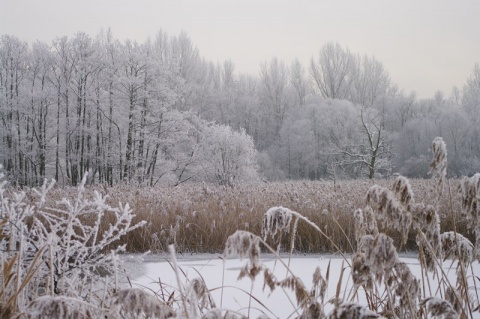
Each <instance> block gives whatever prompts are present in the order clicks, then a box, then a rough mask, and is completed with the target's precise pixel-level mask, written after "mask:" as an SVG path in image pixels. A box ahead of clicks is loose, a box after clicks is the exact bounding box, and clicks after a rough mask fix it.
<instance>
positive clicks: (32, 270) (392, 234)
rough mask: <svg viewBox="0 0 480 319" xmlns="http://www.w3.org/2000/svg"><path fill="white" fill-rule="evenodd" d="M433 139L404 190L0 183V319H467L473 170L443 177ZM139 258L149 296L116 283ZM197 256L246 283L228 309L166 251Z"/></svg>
mask: <svg viewBox="0 0 480 319" xmlns="http://www.w3.org/2000/svg"><path fill="white" fill-rule="evenodd" d="M435 143H437V144H434V146H435V147H434V151H435V156H434V161H433V162H432V165H431V171H432V173H433V175H434V176H435V178H434V180H432V181H418V184H415V183H413V184H412V182H411V181H409V180H408V179H406V178H405V177H403V176H397V177H396V178H395V179H394V180H391V181H382V183H378V184H373V183H371V182H366V181H360V182H355V183H354V182H346V183H339V184H338V185H335V189H333V184H329V183H328V182H323V183H321V182H317V183H313V182H297V183H285V184H276V183H265V184H261V185H260V184H257V185H243V186H237V187H234V188H214V187H212V186H209V185H205V184H203V185H202V186H201V191H199V188H198V185H193V186H189V187H186V186H185V187H181V188H165V189H161V188H160V189H141V188H138V187H137V188H131V187H127V186H122V187H115V188H112V189H107V188H95V187H93V188H85V185H84V182H85V180H86V179H85V178H84V180H83V182H82V184H81V185H80V186H79V187H77V188H75V189H73V188H71V189H65V190H58V189H57V190H55V189H53V186H54V184H53V183H47V182H46V183H45V184H44V185H43V187H42V188H40V189H31V190H27V191H16V190H13V189H7V188H5V186H6V185H5V183H4V182H0V203H1V206H0V209H1V220H0V231H1V232H0V248H1V251H2V261H1V264H0V267H1V272H0V274H1V277H0V279H1V285H0V317H2V318H8V317H26V318H45V317H49V318H105V317H107V318H169V317H177V318H243V317H245V316H247V317H252V316H254V313H255V309H256V308H258V307H257V306H256V304H258V305H261V307H262V309H264V310H261V311H260V313H261V314H260V316H261V317H262V318H265V317H272V316H273V317H276V316H278V317H282V318H284V317H285V318H290V317H299V318H324V317H326V318H332V319H333V318H345V319H349V318H377V317H379V316H385V317H392V318H395V317H398V318H428V317H430V316H433V317H436V316H437V317H439V318H474V317H478V311H479V301H480V299H479V295H478V289H477V286H478V285H479V284H480V283H479V278H478V275H477V274H476V273H477V272H478V260H479V259H480V174H476V175H475V176H473V177H471V178H467V177H465V178H463V179H461V180H459V181H449V180H447V179H446V176H445V174H446V172H445V169H444V168H445V167H446V165H445V161H446V154H442V152H444V150H445V147H443V146H444V145H443V144H442V143H443V141H442V140H441V139H438V140H437V139H436V140H435ZM328 185H330V189H328V187H327V186H328ZM414 186H415V187H414ZM155 192H157V193H155ZM119 200H120V201H121V202H123V203H125V201H126V202H131V203H132V206H133V209H134V210H136V211H137V214H138V215H137V216H136V215H135V214H134V211H132V209H130V206H129V205H128V204H122V203H118V201H119ZM287 207H288V208H287ZM441 220H443V221H444V225H442V224H441V222H440V221H441ZM445 225H448V226H449V227H445ZM452 229H453V231H452ZM405 248H408V249H411V250H415V254H416V256H417V258H416V260H417V261H416V262H415V263H416V264H417V266H416V268H415V269H416V270H412V268H411V267H410V266H409V265H408V264H407V263H406V261H405V260H403V259H401V258H399V253H398V252H399V251H400V250H403V249H405ZM147 249H151V250H158V251H166V250H168V252H169V266H170V267H171V271H170V272H169V273H158V277H159V279H158V281H157V284H158V289H157V291H151V290H149V289H146V288H143V289H142V288H138V287H132V286H131V281H128V282H125V281H122V279H124V278H125V275H124V274H121V270H122V269H123V267H122V266H121V260H120V258H119V254H121V253H123V252H125V251H132V252H133V251H141V252H143V251H146V250H147ZM200 251H212V252H216V253H221V252H223V253H222V254H221V255H220V259H221V261H225V262H226V263H227V259H228V258H231V257H238V256H239V257H240V258H242V259H243V261H242V263H241V264H240V265H238V268H236V271H238V279H241V280H244V281H245V280H246V281H249V282H250V284H251V285H250V289H244V290H243V291H241V293H242V294H243V296H244V297H245V296H246V297H247V299H246V300H243V301H242V300H237V301H238V302H239V303H240V305H239V306H232V307H233V309H232V308H230V306H229V305H228V304H227V302H226V298H227V297H228V295H229V294H230V295H232V294H234V296H236V294H237V293H238V291H237V292H232V293H229V292H228V291H229V290H230V289H231V287H230V286H229V285H227V284H226V282H225V281H224V280H225V270H223V271H222V273H220V272H219V271H218V272H217V279H218V277H219V276H220V275H221V277H222V282H221V284H218V283H217V284H215V287H209V286H208V285H207V283H206V282H205V280H204V278H203V276H202V273H201V272H200V271H198V272H196V271H195V272H196V274H197V275H198V276H196V275H195V274H194V275H195V276H194V277H193V276H187V274H185V273H184V272H183V271H184V270H183V268H182V265H181V264H180V263H179V262H178V259H177V254H178V253H180V254H185V253H194V252H200ZM265 252H268V253H269V254H272V255H273V256H275V257H274V258H273V261H274V265H273V266H272V265H271V264H269V263H265V262H264V261H263V259H262V256H263V254H264V253H265ZM279 252H283V253H284V254H287V257H286V258H280V257H279V255H278V253H279ZM299 252H329V253H332V254H335V255H336V261H335V262H333V263H330V264H327V266H324V267H322V268H318V267H317V268H315V269H313V270H311V269H310V270H309V271H308V273H304V269H300V270H299V269H297V268H295V267H294V264H295V261H292V259H291V258H290V257H291V256H292V255H293V254H295V253H299ZM447 258H448V259H447ZM445 260H447V263H445ZM339 262H341V265H340V266H339V264H338V263H339ZM408 262H409V263H411V261H408ZM448 264H450V266H447V265H448ZM236 267H237V266H236ZM277 267H278V268H277ZM332 267H333V268H332ZM323 268H325V269H323ZM278 269H283V270H280V272H278V271H279V270H278ZM300 272H301V275H300V274H299V273H300ZM155 276H157V273H156V274H155ZM162 276H166V278H165V277H164V279H161V277H162ZM306 276H307V277H308V276H309V277H310V278H312V281H311V282H312V283H311V285H307V284H305V279H304V278H306ZM126 277H127V279H129V278H128V277H129V276H128V274H126ZM185 278H187V280H185ZM302 278H303V279H302ZM155 280H156V279H155ZM165 282H168V287H167V288H165V286H164V283H165ZM258 285H261V286H263V287H264V288H265V289H266V290H267V291H270V292H272V294H273V293H274V292H275V294H276V293H277V291H284V295H285V301H284V302H286V303H287V302H288V304H289V305H290V306H291V308H290V310H285V311H286V313H285V311H284V310H278V311H279V312H274V311H273V310H272V309H270V308H269V307H270V306H264V302H262V300H260V299H256V297H255V295H254V294H253V293H254V290H253V288H254V287H255V286H258ZM332 286H333V287H334V290H333V291H334V292H332V291H331V290H329V289H331V288H332ZM328 287H330V288H328ZM233 289H236V288H233ZM219 291H220V293H219V294H218V292H219ZM214 295H216V297H214ZM224 297H225V302H226V303H225V305H226V306H225V307H224V304H223V299H224ZM218 298H219V299H220V300H218ZM262 298H268V296H267V297H262ZM265 303H266V302H265Z"/></svg>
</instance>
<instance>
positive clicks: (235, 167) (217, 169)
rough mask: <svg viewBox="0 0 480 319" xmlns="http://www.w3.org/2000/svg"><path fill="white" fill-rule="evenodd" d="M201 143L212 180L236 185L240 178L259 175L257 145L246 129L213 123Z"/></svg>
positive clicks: (206, 171)
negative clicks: (236, 128)
mask: <svg viewBox="0 0 480 319" xmlns="http://www.w3.org/2000/svg"><path fill="white" fill-rule="evenodd" d="M200 146H201V148H200V150H201V161H202V162H203V163H204V164H203V165H204V168H205V175H206V177H207V178H208V179H209V180H211V181H215V182H217V183H218V184H220V185H228V186H233V185H234V183H235V182H237V181H242V180H243V181H249V180H254V179H256V178H257V172H256V150H255V146H254V144H253V140H252V138H251V137H250V136H248V135H247V134H246V133H245V131H243V130H242V131H240V132H235V131H233V130H232V129H231V128H230V127H228V126H223V125H211V126H209V127H207V128H206V130H205V131H204V132H203V136H202V142H201V144H200Z"/></svg>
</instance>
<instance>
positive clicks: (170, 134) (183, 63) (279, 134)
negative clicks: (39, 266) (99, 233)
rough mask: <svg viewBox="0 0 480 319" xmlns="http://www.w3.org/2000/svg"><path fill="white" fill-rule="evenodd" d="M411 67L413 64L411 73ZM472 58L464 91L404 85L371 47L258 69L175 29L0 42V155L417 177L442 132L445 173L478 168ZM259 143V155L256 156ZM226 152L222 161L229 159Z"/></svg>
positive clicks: (29, 179) (53, 169)
mask: <svg viewBox="0 0 480 319" xmlns="http://www.w3.org/2000/svg"><path fill="white" fill-rule="evenodd" d="M412 72H414V70H412ZM479 78H480V67H479V66H478V65H476V66H475V67H474V70H473V72H472V75H471V77H470V78H469V79H467V82H466V84H465V86H464V88H463V90H460V89H458V88H453V89H452V92H451V94H450V95H449V96H446V95H445V94H444V93H442V92H437V94H435V96H434V97H432V98H431V99H418V98H417V97H416V95H415V93H414V92H412V93H405V92H403V91H402V90H401V89H399V88H398V87H397V86H396V85H395V84H394V82H393V81H392V80H391V78H390V76H389V74H388V72H387V70H386V69H385V68H384V66H383V64H382V63H381V62H380V61H378V60H377V59H375V58H374V57H369V56H361V55H358V54H354V53H351V52H350V51H349V50H348V49H347V48H344V47H341V46H340V45H339V44H333V43H327V44H325V45H324V46H323V47H322V48H321V49H320V51H319V52H318V53H317V54H314V55H313V57H312V59H311V61H310V64H309V65H308V66H304V65H302V64H301V63H300V62H299V61H298V60H295V61H293V62H292V63H291V64H286V63H285V62H283V61H280V60H279V59H277V58H275V57H273V58H272V59H270V60H269V61H265V62H264V63H263V64H262V65H260V68H259V73H258V75H246V74H239V73H237V72H235V65H234V64H233V62H231V61H225V62H224V63H213V62H209V61H206V60H205V59H203V58H202V57H201V56H200V52H199V50H198V49H197V48H196V47H195V45H194V44H193V42H192V41H191V40H190V38H189V37H188V36H187V35H186V34H185V33H182V34H180V35H178V36H173V37H171V36H168V35H166V34H165V33H163V32H159V33H158V34H157V35H156V36H155V37H154V38H153V39H150V40H149V41H147V42H145V43H141V44H140V43H136V42H132V41H129V40H126V41H123V42H122V41H119V40H117V39H115V38H114V37H113V35H112V33H111V32H110V31H108V32H101V33H100V34H99V35H98V36H96V37H95V38H91V37H90V36H89V35H87V34H84V33H78V34H76V35H75V36H74V37H72V38H67V37H61V38H57V39H55V40H53V41H52V43H51V44H46V43H40V42H36V43H33V44H27V43H25V42H22V41H21V40H19V39H17V38H15V37H12V36H8V35H3V36H2V37H1V40H0V142H1V144H0V156H1V161H2V164H3V166H4V169H5V171H6V173H7V176H8V178H9V180H10V181H12V182H13V183H14V184H17V185H37V184H40V183H41V182H42V181H43V178H45V177H47V178H50V177H53V178H55V179H56V180H57V181H58V182H59V183H60V184H61V185H76V184H78V182H79V181H80V179H81V177H82V176H83V174H84V172H86V171H89V172H91V174H90V176H91V178H92V181H94V182H106V183H108V184H110V185H112V184H115V183H117V182H120V181H136V182H139V183H142V184H150V185H153V184H156V183H158V182H166V183H169V184H174V185H175V184H179V183H182V182H185V181H192V180H207V181H213V182H217V183H220V184H231V183H232V182H234V181H237V180H242V179H243V180H251V179H252V178H256V176H257V173H256V170H257V167H258V169H259V172H260V173H261V175H263V177H265V178H266V179H270V180H279V179H320V178H360V177H369V178H373V177H384V176H390V175H391V174H392V173H395V172H400V173H401V174H403V175H406V176H409V177H424V172H426V171H428V170H427V168H428V161H427V158H428V157H429V155H428V152H429V147H430V142H431V140H433V138H434V137H435V136H443V137H444V139H445V141H446V142H447V145H448V148H449V153H450V154H452V155H451V158H450V161H449V174H450V175H451V176H460V175H471V174H472V173H474V172H476V171H478V170H480V149H479V147H480V146H479V145H480V143H479V142H478V141H479V139H480V130H479V128H478V127H479V126H478V121H479V114H480V113H479V109H480V104H479V101H480V80H479ZM257 152H258V156H257ZM227 157H228V158H227Z"/></svg>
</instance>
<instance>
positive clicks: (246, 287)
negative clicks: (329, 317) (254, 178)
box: [132, 255, 480, 318]
mask: <svg viewBox="0 0 480 319" xmlns="http://www.w3.org/2000/svg"><path fill="white" fill-rule="evenodd" d="M167 258H168V257H165V259H164V260H165V261H162V262H146V263H144V264H143V267H144V271H143V272H144V274H143V275H141V276H138V277H136V278H135V279H134V280H133V281H132V284H133V285H134V287H147V288H148V289H151V290H152V291H153V292H155V293H158V294H159V295H160V296H164V298H165V300H166V299H167V298H168V294H170V293H171V292H172V291H174V290H177V289H178V284H177V279H176V276H175V274H174V271H173V266H172V263H171V262H169V261H168V260H167ZM177 258H178V267H179V268H180V273H181V276H180V281H181V284H182V286H183V289H185V287H186V286H188V281H189V280H192V279H194V278H197V277H200V276H201V277H202V278H203V279H204V281H205V283H206V285H207V287H208V288H209V289H210V293H211V295H212V297H213V299H214V301H215V304H216V306H217V307H218V308H223V309H228V310H232V311H236V312H239V313H241V314H243V315H245V316H248V317H249V318H257V317H258V316H260V315H261V314H265V315H267V316H268V317H270V318H296V317H298V316H299V315H300V313H298V312H297V311H299V310H298V309H297V307H296V306H295V305H296V301H295V294H294V292H292V291H291V290H288V289H282V288H280V287H277V288H276V289H275V290H274V291H273V292H271V291H270V289H269V288H268V287H266V288H265V289H263V286H264V279H263V273H260V274H259V275H258V276H257V278H256V279H255V281H254V282H253V284H252V281H251V280H250V279H249V278H248V277H245V278H242V279H240V280H237V277H238V275H239V272H240V268H241V267H243V266H244V265H245V264H246V263H247V260H245V259H244V260H240V259H227V260H225V263H224V262H223V260H222V257H221V256H220V255H219V256H215V255H200V256H196V257H192V256H187V257H182V256H178V257H177ZM260 260H261V262H262V263H263V265H264V266H266V267H268V268H269V269H270V270H272V271H274V274H275V276H276V277H277V279H278V280H281V279H283V278H285V277H286V275H287V271H286V268H285V267H284V266H283V265H282V264H281V263H280V262H279V261H278V260H275V259H274V258H273V257H272V256H271V255H270V256H268V255H267V256H261V257H260ZM282 260H283V261H284V262H285V263H286V264H288V257H282ZM400 260H401V261H403V262H405V263H406V264H408V265H409V267H410V269H411V271H412V273H413V274H414V275H415V276H416V278H417V279H421V278H422V277H421V268H420V265H419V261H418V259H416V258H415V257H414V256H412V255H404V256H401V257H400ZM349 262H350V260H349ZM329 264H330V275H329V281H328V288H327V295H326V297H325V313H326V314H328V313H329V312H330V311H331V310H332V309H333V305H332V304H331V303H328V302H327V301H328V300H330V299H331V298H333V297H335V292H336V289H337V283H338V281H339V279H340V274H341V271H342V267H343V268H344V273H343V278H342V284H341V291H340V298H341V299H343V300H345V301H350V298H351V295H350V294H351V293H352V286H353V285H352V278H351V276H350V266H349V265H348V264H347V262H346V261H345V260H344V259H343V258H341V257H337V256H322V255H306V256H298V255H297V256H294V257H293V258H292V259H291V260H290V269H292V271H293V273H294V274H295V275H296V276H298V277H300V278H301V280H302V281H303V283H304V285H305V286H306V288H307V290H308V291H310V288H311V287H312V276H313V273H314V271H315V269H316V267H320V268H321V271H322V275H323V276H324V277H325V275H326V271H327V268H328V266H329ZM455 265H456V263H454V264H453V265H452V262H451V261H450V260H446V261H445V262H444V263H443V269H444V272H445V273H446V274H447V277H448V279H449V281H450V282H451V284H452V285H453V286H455V281H456V271H455ZM472 269H473V273H474V276H480V265H479V263H478V262H477V261H475V262H474V263H473V265H472V268H469V269H468V271H467V276H468V282H469V289H470V293H471V295H472V296H475V298H477V295H476V293H477V292H478V293H480V292H479V291H478V288H480V287H477V292H476V291H475V289H476V288H475V287H476V286H480V283H479V282H478V280H477V282H476V283H474V279H473V277H474V276H472ZM428 277H429V278H430V289H429V288H428V283H427V282H426V281H425V282H424V283H422V282H421V283H420V286H421V287H422V288H421V289H422V290H423V285H424V284H425V289H426V291H431V293H430V292H429V293H428V295H429V296H430V295H431V296H438V291H437V289H436V288H437V285H438V280H437V279H434V278H433V275H432V274H431V273H429V274H428ZM475 284H476V286H475ZM161 286H162V287H163V288H164V289H163V292H162V289H160V287H161ZM222 286H223V288H222ZM381 291H383V290H381ZM250 292H251V293H250ZM250 294H251V295H252V296H253V297H254V298H250ZM438 297H439V296H438ZM175 298H179V294H178V292H177V291H176V292H175ZM477 300H478V298H477ZM354 301H355V302H358V303H360V304H363V305H366V302H365V295H364V293H363V290H361V291H360V292H359V294H358V298H356V299H355V300H354ZM249 305H250V306H249ZM474 318H480V313H479V312H475V313H474Z"/></svg>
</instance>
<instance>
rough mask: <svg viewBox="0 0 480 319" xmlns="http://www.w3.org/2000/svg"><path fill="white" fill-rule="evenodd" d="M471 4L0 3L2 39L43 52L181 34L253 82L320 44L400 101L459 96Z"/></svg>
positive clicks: (474, 30)
mask: <svg viewBox="0 0 480 319" xmlns="http://www.w3.org/2000/svg"><path fill="white" fill-rule="evenodd" d="M479 17H480V1H479V0H451V1H445V0H398V1H397V0H369V1H367V0H365V1H361V0H348V1H347V0H328V1H327V0H323V1H322V0H290V1H286V0H235V1H233V0H218V1H217V0H215V1H211V0H203V1H202V0H168V1H167V0H77V1H72V0H0V34H9V35H15V36H17V37H18V38H20V39H21V40H24V41H27V42H29V43H32V42H33V41H35V40H41V41H44V42H48V43H50V42H51V40H53V39H54V38H55V37H57V36H63V35H67V36H72V35H73V34H75V33H76V32H78V31H83V32H86V33H88V34H90V35H92V37H94V36H96V35H97V34H98V33H99V32H100V30H101V29H102V28H104V29H107V28H109V27H110V28H111V29H112V31H113V34H114V36H115V37H116V38H118V39H120V40H125V39H127V38H128V39H132V40H137V41H139V42H143V41H144V40H146V39H147V38H148V37H151V38H153V37H154V36H155V34H156V33H157V31H158V30H160V29H161V30H163V31H165V32H167V33H168V34H169V35H178V34H179V33H180V32H181V31H182V30H184V31H186V32H187V34H188V35H189V36H190V38H191V39H192V41H193V42H194V43H195V44H196V45H197V47H198V49H199V50H200V53H201V55H202V56H203V57H205V58H206V59H207V60H212V61H224V60H226V59H229V60H232V61H233V62H234V64H235V70H236V71H237V72H244V73H251V74H258V71H259V69H260V64H261V63H262V62H264V61H266V60H268V59H270V58H272V57H274V56H276V57H278V58H280V59H282V60H284V61H285V62H286V63H287V64H290V62H291V61H292V60H293V59H294V58H296V57H298V58H299V59H300V61H301V62H302V63H303V64H304V65H305V66H306V67H308V65H307V64H308V62H309V60H310V58H311V57H312V56H314V55H316V54H317V53H318V51H319V50H320V48H321V47H322V46H323V45H324V44H325V43H326V42H332V41H333V42H338V43H340V44H341V45H342V46H343V47H344V48H346V47H348V48H349V49H350V51H352V52H353V53H359V54H362V55H363V54H368V55H371V56H375V57H376V58H377V59H378V60H379V61H381V62H382V63H383V64H384V66H385V67H386V69H387V70H388V72H389V73H390V75H391V78H392V80H393V81H394V82H395V83H397V84H398V85H399V87H400V88H402V89H404V90H405V91H406V92H409V91H411V90H414V91H416V92H417V93H418V96H419V97H432V96H433V94H434V93H435V91H437V90H442V91H444V93H445V94H446V96H448V95H450V92H451V89H452V87H453V86H454V85H456V86H458V87H459V88H462V87H463V85H464V84H465V81H466V79H467V77H468V76H469V75H470V74H471V72H472V70H473V66H474V64H475V63H476V62H480V18H479Z"/></svg>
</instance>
